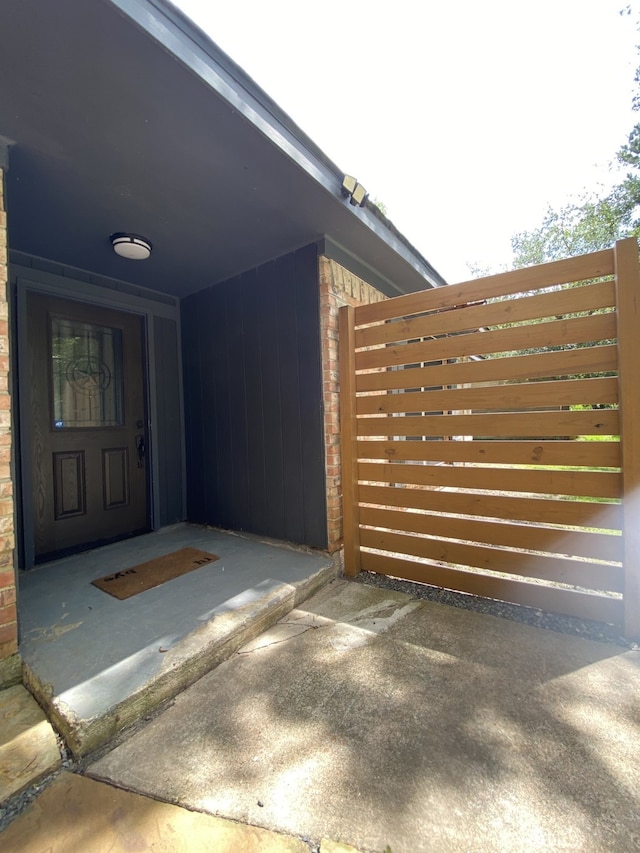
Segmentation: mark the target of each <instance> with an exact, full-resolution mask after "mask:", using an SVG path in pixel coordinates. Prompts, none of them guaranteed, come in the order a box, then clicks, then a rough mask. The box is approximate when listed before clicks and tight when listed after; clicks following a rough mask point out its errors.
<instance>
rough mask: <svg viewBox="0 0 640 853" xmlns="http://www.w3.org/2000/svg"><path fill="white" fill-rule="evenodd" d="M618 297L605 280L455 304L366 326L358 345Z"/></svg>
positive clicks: (599, 304)
mask: <svg viewBox="0 0 640 853" xmlns="http://www.w3.org/2000/svg"><path fill="white" fill-rule="evenodd" d="M615 299H616V297H615V285H614V282H613V281H602V282H598V283H597V284H590V285H584V286H582V287H572V288H570V289H565V290H559V291H555V292H553V293H542V294H537V295H535V296H528V297H522V298H520V299H506V300H505V301H504V302H494V303H490V304H488V305H474V306H471V307H462V308H456V309H455V310H453V311H451V310H450V311H444V312H440V313H434V314H430V315H428V316H426V317H414V318H413V319H412V320H401V321H399V322H395V323H383V324H381V325H378V326H367V327H365V328H362V329H358V330H357V331H356V336H355V344H356V348H361V347H370V346H375V345H379V344H384V343H392V342H393V341H407V340H411V339H412V338H426V337H433V336H435V335H443V334H448V333H451V332H455V333H459V332H463V331H470V330H474V329H482V328H487V327H489V326H495V325H499V324H503V323H516V322H523V321H530V320H537V319H539V318H542V317H554V316H555V317H557V316H560V315H563V314H567V313H576V312H578V311H595V310H599V309H603V308H610V307H612V306H614V305H615Z"/></svg>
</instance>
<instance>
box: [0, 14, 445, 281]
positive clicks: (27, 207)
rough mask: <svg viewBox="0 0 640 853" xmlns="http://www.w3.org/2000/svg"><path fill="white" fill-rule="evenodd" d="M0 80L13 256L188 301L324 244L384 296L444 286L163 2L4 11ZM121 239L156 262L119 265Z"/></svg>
mask: <svg viewBox="0 0 640 853" xmlns="http://www.w3.org/2000/svg"><path fill="white" fill-rule="evenodd" d="M0 79H2V81H3V83H2V86H1V87H0V137H2V138H4V139H5V140H6V141H8V142H9V143H10V145H9V155H8V171H7V177H6V185H7V207H8V223H9V246H10V248H11V249H13V250H15V251H17V252H21V253H27V254H31V255H35V256H38V257H42V258H46V259H50V260H53V261H56V262H57V263H60V264H65V265H68V266H73V267H77V268H80V269H85V270H90V271H93V272H96V273H98V274H100V275H105V276H109V277H112V278H120V279H125V280H127V281H130V282H132V283H134V284H137V285H140V286H143V287H148V288H152V289H154V290H159V291H162V292H165V293H171V294H174V295H177V296H184V295H186V294H188V293H192V292H195V291H197V290H200V289H201V288H203V287H205V286H207V285H210V284H214V283H216V282H218V281H222V280H225V279H227V278H229V277H231V276H233V275H236V274H237V273H239V272H242V271H244V270H247V269H250V268H252V267H255V266H258V265H260V264H262V263H264V262H266V261H268V260H271V259H273V258H276V257H279V256H280V255H283V254H285V253H287V252H289V251H292V250H293V249H296V248H298V247H300V246H303V245H306V244H308V243H310V242H318V241H322V240H324V239H325V238H329V240H330V242H331V245H337V246H339V247H341V248H342V250H343V251H344V257H345V258H352V259H355V260H354V262H355V263H360V264H361V265H362V267H363V268H367V269H370V270H371V271H373V274H375V275H376V276H377V278H378V280H379V281H381V282H384V283H385V288H384V289H385V290H386V291H387V292H390V293H394V292H407V291H412V290H419V289H422V288H424V287H428V286H434V285H439V284H443V283H444V281H443V279H442V278H441V276H439V275H438V273H437V272H436V271H435V270H434V269H433V268H432V267H431V266H430V265H429V263H428V262H427V261H426V260H425V259H424V258H423V257H422V256H421V255H420V253H419V252H417V251H416V250H415V249H414V248H413V247H412V246H411V245H410V244H409V243H408V242H407V241H406V240H405V239H404V238H403V237H402V235H401V234H399V233H398V232H397V231H396V230H395V229H394V228H393V226H392V225H391V223H389V222H388V221H387V220H385V218H384V217H382V216H381V215H380V214H379V213H378V211H377V210H374V209H372V208H370V207H367V206H365V207H354V206H353V205H351V204H349V202H348V199H346V198H345V197H344V195H343V193H342V190H341V186H342V179H343V175H342V173H341V171H340V170H339V169H338V168H337V166H335V164H333V163H332V162H331V161H330V160H329V159H328V158H327V157H326V156H325V155H324V154H323V153H322V152H321V151H320V149H318V147H317V146H316V145H315V144H314V143H313V142H312V141H311V140H310V139H309V138H308V137H307V136H306V135H305V134H304V133H303V132H302V131H301V130H300V129H299V128H298V127H297V126H296V125H295V124H294V123H293V122H292V121H291V119H289V118H288V116H287V115H286V114H285V113H283V112H282V110H280V109H279V108H278V106H277V105H276V104H275V103H274V102H273V101H272V100H271V99H270V98H269V97H268V96H267V95H266V94H265V93H264V92H263V91H262V90H261V89H260V88H259V87H258V86H257V85H256V84H255V83H254V82H253V81H252V80H251V79H250V78H249V77H248V76H247V75H246V74H245V73H244V72H243V71H242V70H241V69H240V68H239V67H238V66H237V65H236V64H235V63H233V61H232V60H230V59H229V57H227V56H226V55H225V54H224V53H223V52H222V51H220V50H219V49H218V48H217V47H216V45H215V44H213V42H211V40H210V39H209V38H208V37H207V36H206V35H205V34H204V33H202V31H200V30H199V29H198V28H197V27H196V26H195V25H194V24H192V23H191V22H190V21H189V20H188V19H187V18H186V17H185V16H184V15H183V14H182V13H181V12H179V11H178V10H177V9H176V8H175V7H173V6H172V5H171V4H170V3H168V2H165V0H57V2H56V3H42V2H41V0H4V2H3V3H2V5H1V6H0ZM318 109H325V107H323V106H322V104H321V102H320V100H319V99H318ZM365 132H366V131H365ZM3 151H4V154H3ZM3 156H5V159H6V146H5V148H4V149H3V147H2V146H0V158H2V157H3ZM5 165H6V164H5ZM121 231H127V232H133V233H135V234H142V235H144V236H145V237H147V238H148V239H149V240H150V241H151V242H152V244H153V252H152V255H151V257H150V258H149V260H146V261H128V260H124V259H122V258H119V257H118V256H116V255H115V254H114V252H113V251H112V248H111V245H110V242H109V235H110V234H112V233H113V232H121Z"/></svg>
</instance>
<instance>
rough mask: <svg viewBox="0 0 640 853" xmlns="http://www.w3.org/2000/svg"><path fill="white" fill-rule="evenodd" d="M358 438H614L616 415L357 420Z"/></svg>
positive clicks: (606, 412) (509, 414)
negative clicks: (579, 436) (463, 436)
mask: <svg viewBox="0 0 640 853" xmlns="http://www.w3.org/2000/svg"><path fill="white" fill-rule="evenodd" d="M357 429H358V435H359V436H372V437H373V436H394V435H411V436H445V435H447V436H458V435H470V436H477V437H478V438H483V437H487V436H495V437H496V438H500V437H502V438H504V437H505V436H509V437H512V438H515V437H520V438H528V437H536V438H537V437H542V436H544V437H551V438H553V437H556V436H574V435H618V431H619V427H618V412H617V410H615V409H598V410H592V411H584V412H528V413H519V412H516V413H512V412H507V413H502V414H498V415H425V416H423V417H411V416H402V417H393V416H390V415H386V416H383V417H380V418H375V417H371V418H358V419H357Z"/></svg>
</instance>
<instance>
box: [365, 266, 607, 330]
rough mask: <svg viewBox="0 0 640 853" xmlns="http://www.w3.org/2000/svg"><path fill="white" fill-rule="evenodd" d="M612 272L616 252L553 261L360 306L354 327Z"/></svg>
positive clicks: (592, 277)
mask: <svg viewBox="0 0 640 853" xmlns="http://www.w3.org/2000/svg"><path fill="white" fill-rule="evenodd" d="M613 272H614V256H613V250H612V249H605V250H603V251H601V252H593V253H592V254H589V255H580V256H578V257H576V258H569V259H567V260H562V261H552V262H551V263H548V264H541V265H539V266H536V267H527V268H525V269H520V270H514V271H512V272H506V273H498V274H496V275H491V276H487V277H486V278H482V279H477V280H471V281H463V282H460V283H458V284H449V285H446V286H445V287H437V288H433V289H432V290H423V291H420V293H408V294H407V295H406V296H397V297H395V298H394V299H389V300H386V301H384V302H377V303H373V304H372V305H361V306H359V307H357V308H356V309H355V325H356V326H362V325H365V324H367V323H377V322H380V321H382V320H392V319H395V318H397V317H406V316H408V315H410V314H419V313H421V312H423V311H437V310H438V309H441V308H455V307H457V306H459V305H468V304H469V303H470V302H481V301H484V300H485V299H492V298H494V297H498V296H510V295H512V294H514V293H526V292H528V291H531V290H541V289H542V288H545V287H551V286H553V285H556V284H568V283H570V282H575V281H586V280H587V279H594V278H603V277H605V276H610V275H613Z"/></svg>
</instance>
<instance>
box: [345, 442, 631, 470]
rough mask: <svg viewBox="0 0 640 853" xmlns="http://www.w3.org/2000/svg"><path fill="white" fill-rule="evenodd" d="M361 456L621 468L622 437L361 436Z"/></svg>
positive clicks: (391, 460) (359, 449)
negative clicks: (378, 438) (436, 438)
mask: <svg viewBox="0 0 640 853" xmlns="http://www.w3.org/2000/svg"><path fill="white" fill-rule="evenodd" d="M357 453H358V457H359V458H360V459H385V460H386V461H387V462H394V461H407V462H411V461H416V462H418V461H425V462H426V461H429V462H471V463H477V464H486V465H563V466H587V467H590V468H619V467H620V442H618V441H375V440H364V439H362V440H360V441H359V442H358V447H357Z"/></svg>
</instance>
